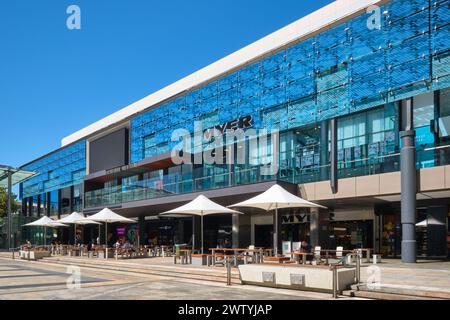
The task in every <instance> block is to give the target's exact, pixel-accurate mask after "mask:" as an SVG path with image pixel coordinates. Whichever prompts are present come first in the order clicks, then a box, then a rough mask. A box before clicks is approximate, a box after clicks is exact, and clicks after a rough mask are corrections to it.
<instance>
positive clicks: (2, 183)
mask: <svg viewBox="0 0 450 320" xmlns="http://www.w3.org/2000/svg"><path fill="white" fill-rule="evenodd" d="M10 173H11V185H12V186H14V185H17V184H19V183H21V182H24V181H25V180H27V179H29V178H31V177H32V176H34V175H35V174H36V172H32V171H27V170H22V169H17V168H13V167H10V166H4V165H0V187H4V188H7V187H8V176H9V174H10Z"/></svg>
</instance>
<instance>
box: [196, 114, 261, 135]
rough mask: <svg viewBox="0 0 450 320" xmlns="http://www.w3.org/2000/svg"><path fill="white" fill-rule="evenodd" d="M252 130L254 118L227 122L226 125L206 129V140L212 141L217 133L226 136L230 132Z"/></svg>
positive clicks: (249, 117)
mask: <svg viewBox="0 0 450 320" xmlns="http://www.w3.org/2000/svg"><path fill="white" fill-rule="evenodd" d="M250 128H253V117H252V116H245V117H242V118H239V119H235V120H232V121H228V122H225V123H224V124H222V125H218V126H215V127H214V128H209V129H206V130H205V132H204V133H205V138H206V139H211V138H212V137H213V136H214V133H215V132H219V133H221V134H225V133H227V132H230V131H231V132H235V131H236V130H239V129H242V130H246V129H250Z"/></svg>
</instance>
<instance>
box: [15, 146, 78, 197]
mask: <svg viewBox="0 0 450 320" xmlns="http://www.w3.org/2000/svg"><path fill="white" fill-rule="evenodd" d="M24 169H25V170H31V171H36V172H37V173H38V175H36V176H34V177H33V178H31V179H29V180H27V181H26V182H24V183H23V197H24V198H26V197H30V196H33V195H36V194H40V193H46V192H51V191H55V190H59V189H63V188H66V187H70V186H73V185H76V184H80V183H82V182H83V178H84V177H85V176H86V141H84V140H83V141H79V142H77V143H75V144H72V145H70V146H68V147H66V148H63V149H60V150H58V151H56V152H54V153H52V154H50V155H48V156H45V157H43V158H41V159H39V160H37V161H35V162H33V163H31V164H28V165H26V166H24ZM52 200H53V199H52Z"/></svg>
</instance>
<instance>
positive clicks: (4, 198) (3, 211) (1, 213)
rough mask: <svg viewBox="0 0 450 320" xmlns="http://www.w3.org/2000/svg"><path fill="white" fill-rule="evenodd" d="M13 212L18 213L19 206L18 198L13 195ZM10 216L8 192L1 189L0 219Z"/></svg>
mask: <svg viewBox="0 0 450 320" xmlns="http://www.w3.org/2000/svg"><path fill="white" fill-rule="evenodd" d="M11 198H12V199H11V200H12V201H11V212H17V210H19V206H18V205H17V202H16V198H17V196H16V195H15V194H14V193H13V194H12V197H11ZM7 216H8V192H6V190H5V188H2V187H0V218H4V217H7Z"/></svg>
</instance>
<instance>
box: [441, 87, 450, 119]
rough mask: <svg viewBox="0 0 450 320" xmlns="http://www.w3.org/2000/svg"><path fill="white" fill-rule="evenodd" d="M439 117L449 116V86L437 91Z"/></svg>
mask: <svg viewBox="0 0 450 320" xmlns="http://www.w3.org/2000/svg"><path fill="white" fill-rule="evenodd" d="M439 95H440V96H439V104H440V105H439V109H440V115H439V116H440V117H441V118H444V117H450V88H446V89H444V90H441V92H440V93H439Z"/></svg>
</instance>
